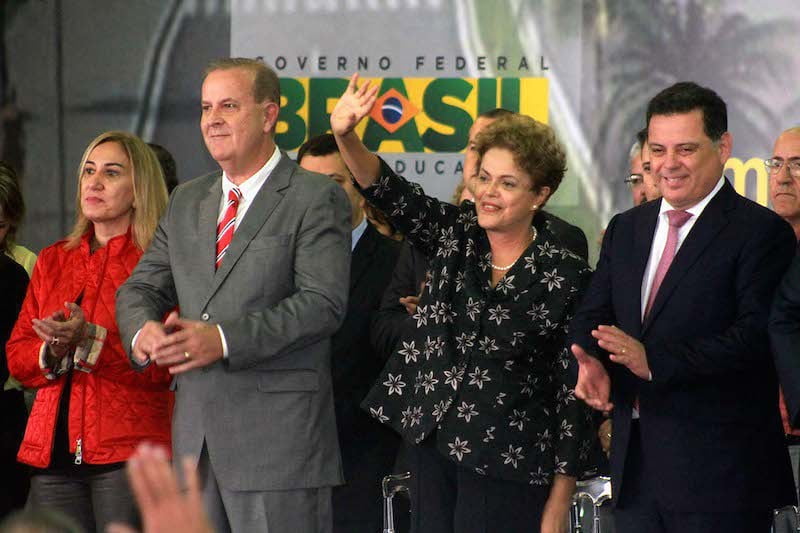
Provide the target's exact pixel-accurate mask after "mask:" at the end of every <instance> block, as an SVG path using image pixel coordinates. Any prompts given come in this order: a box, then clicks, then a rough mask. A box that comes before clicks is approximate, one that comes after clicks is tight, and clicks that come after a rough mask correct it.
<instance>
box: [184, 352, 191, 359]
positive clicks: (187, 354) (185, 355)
mask: <svg viewBox="0 0 800 533" xmlns="http://www.w3.org/2000/svg"><path fill="white" fill-rule="evenodd" d="M183 356H184V357H185V358H186V359H191V358H192V356H191V355H189V352H183Z"/></svg>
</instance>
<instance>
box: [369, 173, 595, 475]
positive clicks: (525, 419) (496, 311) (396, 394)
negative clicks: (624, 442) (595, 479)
mask: <svg viewBox="0 0 800 533" xmlns="http://www.w3.org/2000/svg"><path fill="white" fill-rule="evenodd" d="M380 175H381V177H380V178H379V180H378V182H377V184H376V185H375V186H373V187H369V188H367V189H365V190H364V194H365V195H366V196H367V198H368V200H369V201H370V202H371V203H373V204H374V205H375V206H376V207H378V208H379V209H381V210H382V211H383V212H385V213H388V214H389V215H390V216H391V217H392V222H393V223H394V222H397V224H396V225H397V227H398V228H399V229H400V231H402V232H403V233H405V235H406V237H407V238H408V240H409V241H411V242H412V243H413V244H414V245H415V246H416V247H418V248H419V249H420V250H421V251H424V253H425V255H426V257H427V258H428V265H427V269H428V272H429V275H428V276H426V281H425V286H424V290H423V292H422V295H421V297H420V302H419V305H418V306H417V309H416V311H415V312H414V313H413V314H412V315H411V316H410V317H408V318H407V320H408V324H409V333H408V334H407V335H405V336H404V337H403V338H402V339H401V342H399V343H398V346H397V348H396V349H395V351H394V353H393V355H392V356H391V357H390V358H389V360H388V362H387V363H386V366H385V368H384V370H383V372H382V374H381V376H380V378H379V379H378V385H376V386H375V387H373V389H372V391H370V393H369V394H368V395H367V397H366V398H365V400H364V402H363V405H364V407H365V408H366V409H368V411H369V413H370V415H371V416H372V417H373V418H374V419H375V420H377V421H379V422H381V423H385V424H387V425H391V426H392V427H393V428H394V429H395V430H396V431H398V432H400V433H401V434H402V435H403V436H404V438H406V440H409V441H413V442H421V441H422V440H424V439H426V438H429V436H430V435H431V434H433V433H435V434H436V435H437V436H436V439H437V442H438V443H439V446H440V449H441V450H442V451H443V452H444V453H445V454H446V455H448V456H449V457H450V458H451V459H453V460H454V461H457V462H459V463H461V464H462V465H464V466H465V467H468V468H471V469H472V470H474V471H475V472H478V473H481V474H486V475H492V476H495V477H499V478H501V479H510V480H516V481H519V482H523V483H530V484H533V485H539V486H545V485H547V484H548V483H550V480H551V479H552V476H553V475H554V474H555V473H564V474H567V475H576V474H577V473H578V472H577V471H576V468H577V464H578V462H579V460H580V458H581V457H583V458H585V457H586V456H588V451H589V444H588V443H590V442H591V441H590V439H591V432H590V431H587V427H588V424H587V415H586V410H585V408H583V404H582V402H579V401H577V400H576V399H575V397H574V391H573V390H572V389H571V388H570V386H571V383H572V382H571V372H572V371H573V370H574V364H575V363H574V358H572V357H570V354H569V352H568V351H567V350H566V348H565V346H564V339H565V335H566V328H567V324H568V321H569V318H570V317H571V316H572V314H573V313H574V310H575V306H576V305H577V303H578V301H579V300H580V293H579V291H578V288H579V287H583V286H585V280H586V279H587V278H588V276H589V273H590V271H589V269H588V267H587V266H586V264H585V263H584V262H583V260H582V259H579V258H578V257H577V256H575V254H574V253H572V252H570V251H568V250H566V249H565V248H564V247H563V246H562V245H561V244H560V243H561V241H560V240H559V239H558V238H557V237H556V236H554V234H553V232H552V230H551V229H549V228H548V226H549V224H550V223H549V220H547V221H546V223H543V224H541V225H539V224H538V223H537V230H538V235H539V236H538V237H537V239H536V240H535V241H534V242H533V244H532V245H531V246H530V247H529V248H528V250H526V251H525V252H524V253H523V255H522V256H521V257H520V259H519V260H518V261H517V263H516V264H515V266H513V267H512V268H511V269H510V270H509V271H508V272H506V273H505V276H503V277H502V278H501V279H500V280H499V281H498V283H497V284H495V286H494V287H493V286H492V285H491V283H490V279H489V274H490V265H489V263H490V261H491V257H492V254H491V249H490V247H489V242H488V239H487V236H486V233H485V231H484V230H483V229H481V228H480V227H479V226H478V224H477V214H476V212H475V206H474V204H473V203H471V202H464V203H463V204H462V205H461V206H460V207H454V206H449V205H444V204H442V203H441V202H438V201H437V200H436V199H434V198H431V197H426V196H424V195H423V193H422V190H421V188H420V187H418V186H416V185H412V184H409V183H408V182H406V181H404V180H402V179H401V178H399V177H397V176H395V175H394V174H393V173H392V171H391V169H390V168H388V166H385V165H384V166H382V170H381V174H380ZM543 215H544V213H541V214H540V215H537V217H539V216H543ZM409 380H412V381H413V386H409V385H408V384H407V382H408V381H409ZM551 391H552V392H551ZM551 394H552V395H554V397H553V396H550V395H551Z"/></svg>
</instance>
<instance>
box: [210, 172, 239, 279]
mask: <svg viewBox="0 0 800 533" xmlns="http://www.w3.org/2000/svg"><path fill="white" fill-rule="evenodd" d="M241 198H242V192H241V191H240V190H239V189H237V188H236V187H234V188H233V189H231V190H230V191H229V192H228V204H227V206H226V207H225V215H223V217H222V220H221V221H220V223H219V224H217V260H216V262H215V264H214V268H215V269H217V268H219V265H220V264H221V263H222V258H223V257H225V252H227V251H228V246H229V245H230V244H231V240H233V230H234V228H235V227H236V210H237V209H238V208H239V200H241Z"/></svg>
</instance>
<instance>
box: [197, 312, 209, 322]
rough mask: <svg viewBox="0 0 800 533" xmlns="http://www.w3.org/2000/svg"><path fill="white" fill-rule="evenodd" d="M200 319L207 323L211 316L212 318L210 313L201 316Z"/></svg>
mask: <svg viewBox="0 0 800 533" xmlns="http://www.w3.org/2000/svg"><path fill="white" fill-rule="evenodd" d="M200 318H202V319H203V320H206V321H208V319H209V318H211V316H210V315H209V314H208V313H203V314H202V315H201V316H200Z"/></svg>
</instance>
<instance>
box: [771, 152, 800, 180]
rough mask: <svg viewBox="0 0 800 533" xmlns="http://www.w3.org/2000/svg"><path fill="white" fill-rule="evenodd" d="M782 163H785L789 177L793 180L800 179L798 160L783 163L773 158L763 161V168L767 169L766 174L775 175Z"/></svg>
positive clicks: (777, 158) (799, 161)
mask: <svg viewBox="0 0 800 533" xmlns="http://www.w3.org/2000/svg"><path fill="white" fill-rule="evenodd" d="M784 163H786V166H787V167H788V168H789V175H790V176H791V177H793V178H796V179H800V158H796V159H795V158H793V159H790V160H789V161H784V160H783V159H781V158H779V157H774V158H772V159H765V160H764V166H765V167H767V172H769V173H770V174H777V173H778V172H780V171H781V168H783V164H784Z"/></svg>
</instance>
